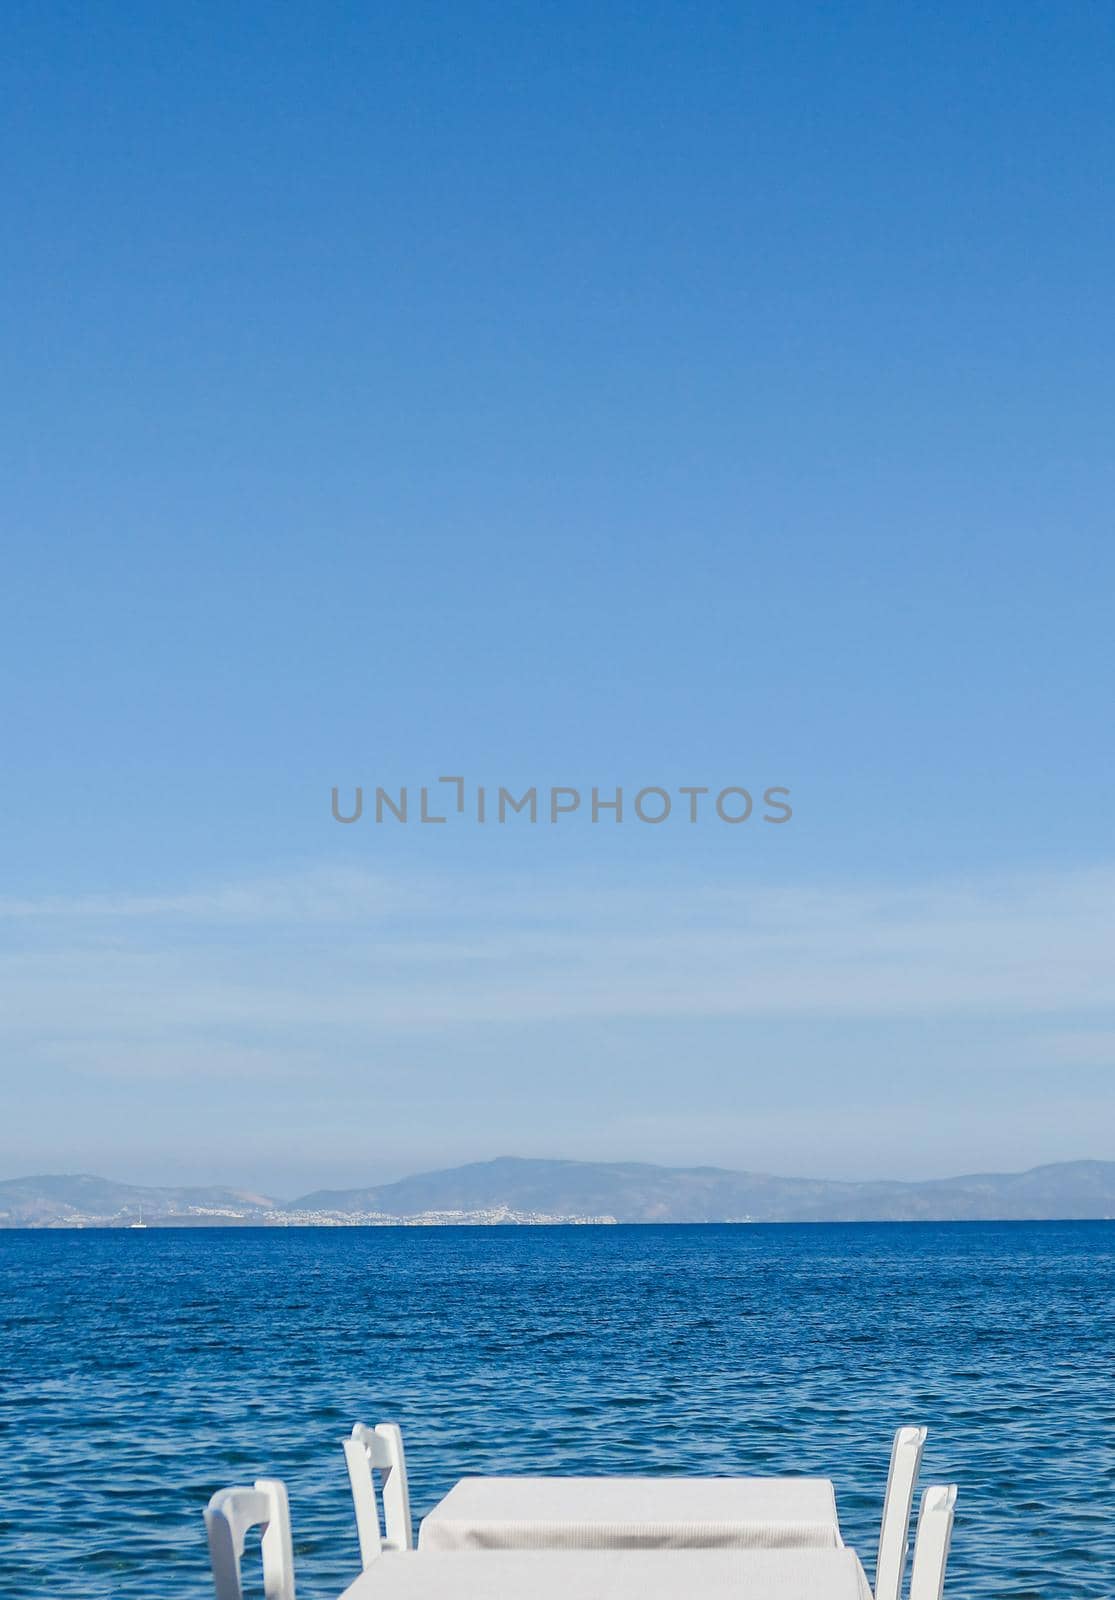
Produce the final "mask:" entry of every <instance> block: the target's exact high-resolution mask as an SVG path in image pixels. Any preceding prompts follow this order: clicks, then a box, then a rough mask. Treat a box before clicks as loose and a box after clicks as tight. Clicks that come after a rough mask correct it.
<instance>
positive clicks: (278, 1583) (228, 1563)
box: [205, 1478, 294, 1600]
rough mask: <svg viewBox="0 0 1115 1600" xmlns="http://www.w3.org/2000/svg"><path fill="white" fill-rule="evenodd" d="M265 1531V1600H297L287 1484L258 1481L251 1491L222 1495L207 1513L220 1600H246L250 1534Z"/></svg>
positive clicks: (223, 1492)
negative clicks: (243, 1564)
mask: <svg viewBox="0 0 1115 1600" xmlns="http://www.w3.org/2000/svg"><path fill="white" fill-rule="evenodd" d="M257 1527H260V1528H262V1529H263V1537H262V1539H261V1541H260V1544H261V1547H262V1551H263V1593H264V1597H265V1600H294V1546H293V1543H292V1541H291V1535H290V1506H289V1504H288V1502H287V1493H286V1484H285V1483H280V1482H279V1480H278V1478H259V1479H257V1480H256V1482H255V1484H254V1485H253V1486H252V1488H250V1489H249V1488H239V1489H218V1491H217V1493H216V1494H215V1495H214V1496H213V1498H212V1500H210V1502H209V1504H208V1506H207V1507H206V1511H205V1529H206V1532H207V1533H208V1535H209V1561H210V1564H211V1565H212V1568H213V1583H214V1586H215V1587H216V1590H217V1600H243V1595H244V1589H243V1585H242V1583H241V1581H240V1557H241V1556H242V1555H243V1554H244V1536H245V1534H246V1533H247V1532H248V1529H249V1528H257Z"/></svg>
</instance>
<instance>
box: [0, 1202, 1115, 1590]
mask: <svg viewBox="0 0 1115 1600" xmlns="http://www.w3.org/2000/svg"><path fill="white" fill-rule="evenodd" d="M0 1272H2V1275H3V1277H2V1281H3V1330H2V1338H3V1390H2V1396H0V1452H2V1454H0V1549H2V1550H3V1558H2V1559H3V1581H2V1585H0V1591H2V1593H3V1595H4V1597H5V1600H22V1597H24V1596H45V1595H50V1596H51V1597H53V1600H65V1597H69V1596H74V1597H76V1596H81V1597H82V1600H102V1597H103V1600H108V1597H110V1596H111V1597H113V1600H125V1597H128V1596H143V1597H144V1600H154V1597H157V1596H160V1595H166V1596H170V1595H173V1596H174V1597H175V1600H193V1597H198V1600H200V1597H202V1596H207V1595H208V1594H209V1593H210V1589H209V1578H208V1568H207V1565H206V1555H205V1546H204V1535H203V1528H202V1521H201V1512H202V1508H203V1506H204V1505H205V1502H206V1500H207V1499H208V1497H209V1495H210V1494H211V1493H212V1491H213V1490H214V1489H216V1488H218V1487H220V1486H222V1485H224V1484H227V1483H232V1482H238V1481H239V1482H242V1481H245V1480H251V1479H252V1478H253V1477H257V1476H263V1475H268V1476H280V1477H283V1478H285V1479H286V1481H287V1483H288V1485H289V1488H290V1495H291V1505H292V1512H293V1516H294V1521H295V1548H296V1558H297V1561H298V1569H299V1571H298V1577H299V1594H300V1600H323V1597H326V1596H335V1595H337V1594H338V1593H339V1591H340V1589H341V1588H342V1587H343V1586H344V1584H345V1583H346V1582H347V1581H348V1580H349V1579H350V1578H351V1577H352V1576H353V1575H354V1574H355V1571H356V1568H357V1552H356V1538H355V1531H354V1527H353V1521H352V1512H351V1505H350V1502H349V1499H348V1489H347V1480H346V1477H345V1472H344V1462H343V1458H342V1454H341V1449H340V1444H339V1440H340V1438H341V1436H342V1434H343V1433H346V1432H347V1431H348V1428H349V1426H350V1424H351V1423H352V1422H353V1421H354V1420H356V1419H362V1420H365V1421H368V1422H375V1421H377V1420H397V1421H399V1422H401V1423H402V1425H403V1428H404V1432H405V1435H406V1441H407V1449H408V1457H409V1465H410V1471H411V1483H412V1498H413V1501H414V1510H415V1514H416V1516H421V1515H422V1514H423V1512H424V1511H425V1510H426V1509H428V1507H429V1506H430V1505H431V1504H432V1503H433V1502H434V1501H435V1500H436V1499H437V1498H438V1497H439V1496H440V1495H441V1494H442V1493H444V1491H445V1490H446V1489H447V1488H448V1487H449V1486H450V1484H451V1483H453V1481H454V1480H455V1479H456V1478H458V1477H459V1476H461V1475H462V1474H464V1473H484V1472H543V1473H545V1472H555V1473H556V1472H565V1473H568V1472H628V1473H631V1472H635V1473H666V1472H692V1473H786V1472H810V1473H822V1474H825V1475H826V1476H830V1477H832V1478H833V1479H834V1480H835V1482H836V1486H837V1495H838V1503H839V1507H840V1515H841V1522H842V1525H843V1527H844V1530H845V1536H846V1538H847V1539H848V1541H849V1543H854V1544H855V1545H856V1547H857V1548H858V1549H859V1550H860V1551H861V1553H862V1554H863V1556H864V1558H865V1562H866V1564H867V1566H868V1570H869V1571H870V1570H871V1566H872V1563H873V1559H874V1549H875V1540H876V1536H877V1531H878V1516H879V1511H880V1507H881V1502H882V1492H883V1485H884V1482H885V1477H886V1467H887V1458H888V1453H889V1444H890V1435H891V1432H892V1430H893V1429H894V1428H895V1427H896V1426H897V1425H898V1424H900V1423H905V1422H924V1423H926V1424H927V1425H928V1426H929V1429H930V1433H929V1441H928V1444H927V1447H926V1457H925V1465H924V1469H923V1482H925V1481H936V1482H942V1481H944V1482H948V1481H956V1482H958V1483H959V1485H960V1499H959V1505H958V1520H957V1528H956V1534H955V1542H954V1547H953V1555H952V1559H951V1562H950V1568H949V1581H948V1585H947V1592H948V1593H949V1595H951V1596H955V1597H960V1596H967V1597H970V1600H974V1597H980V1596H987V1597H988V1600H990V1597H991V1596H994V1597H995V1600H1023V1597H1029V1596H1039V1595H1040V1596H1044V1597H1051V1596H1054V1595H1056V1596H1057V1597H1059V1600H1070V1597H1081V1600H1083V1597H1086V1596H1088V1597H1091V1596H1095V1597H1097V1600H1099V1597H1104V1600H1106V1597H1108V1596H1110V1595H1111V1594H1112V1593H1113V1592H1115V1319H1113V1315H1112V1313H1113V1308H1115V1224H1111V1223H1063V1224H1061V1223H1046V1224H1036V1225H1028V1224H1001V1225H984V1224H942V1225H937V1224H916V1225H901V1224H895V1225H856V1226H838V1225H834V1226H802V1227H672V1228H476V1229H472V1228H467V1229H460V1228H458V1229H434V1228H430V1229H312V1230H302V1229H290V1230H239V1229H237V1230H228V1231H223V1230H218V1231H204V1232H199V1231H185V1230H184V1231H174V1232H164V1231H160V1230H156V1229H148V1230H147V1231H146V1232H138V1231H136V1232H127V1231H125V1232H84V1233H42V1232H39V1233H14V1232H13V1233H0ZM462 1559H467V1557H463V1558H462Z"/></svg>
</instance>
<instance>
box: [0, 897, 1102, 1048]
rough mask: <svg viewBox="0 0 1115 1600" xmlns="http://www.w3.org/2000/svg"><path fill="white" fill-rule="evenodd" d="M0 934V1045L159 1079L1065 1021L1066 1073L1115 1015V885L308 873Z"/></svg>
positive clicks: (34, 904) (24, 924) (112, 905)
mask: <svg viewBox="0 0 1115 1600" xmlns="http://www.w3.org/2000/svg"><path fill="white" fill-rule="evenodd" d="M0 919H5V920H6V922H7V924H8V931H9V934H10V933H12V932H13V931H15V932H17V933H19V934H20V935H21V938H20V941H19V945H20V947H19V948H12V949H11V950H10V951H9V952H8V953H7V954H4V955H0V1008H2V1020H0V1036H2V1037H6V1038H7V1039H8V1040H9V1041H15V1040H18V1041H20V1042H21V1043H23V1044H24V1045H27V1046H31V1045H35V1044H37V1045H39V1046H44V1047H45V1048H46V1049H47V1050H48V1052H49V1051H51V1050H53V1051H54V1052H55V1053H56V1056H57V1053H58V1052H62V1053H64V1054H65V1055H66V1056H67V1057H68V1058H69V1059H76V1056H77V1055H80V1053H81V1052H82V1051H85V1052H86V1055H85V1059H86V1062H87V1067H88V1070H97V1069H96V1063H97V1062H98V1061H100V1062H106V1063H107V1062H109V1061H110V1060H114V1059H116V1060H119V1059H121V1058H123V1057H127V1058H128V1059H130V1060H135V1061H137V1062H139V1061H141V1060H142V1059H143V1058H144V1052H146V1053H147V1058H148V1059H151V1060H152V1061H153V1062H155V1061H158V1062H159V1063H160V1065H159V1067H158V1068H157V1069H156V1070H157V1071H159V1072H160V1073H168V1072H174V1071H177V1070H181V1072H182V1073H183V1074H184V1075H189V1073H190V1072H191V1070H199V1071H203V1070H204V1067H203V1066H202V1062H203V1060H204V1059H206V1058H207V1057H208V1059H209V1060H213V1059H215V1057H216V1055H217V1053H218V1052H219V1051H220V1052H224V1055H223V1057H222V1059H223V1060H224V1062H225V1065H226V1066H227V1069H228V1070H229V1071H230V1072H231V1073H243V1074H247V1075H251V1074H253V1073H254V1072H256V1071H258V1070H259V1069H260V1063H261V1061H263V1060H264V1059H265V1058H266V1053H267V1051H268V1050H271V1051H273V1052H275V1053H276V1054H278V1055H282V1054H283V1053H284V1052H289V1051H295V1052H296V1053H297V1051H298V1050H300V1049H303V1048H309V1046H307V1045H306V1044H305V1040H306V1039H312V1040H314V1041H316V1044H315V1045H314V1046H313V1048H315V1049H317V1048H320V1047H321V1044H322V1041H330V1040H338V1041H339V1040H342V1039H343V1038H346V1037H347V1038H352V1037H353V1036H361V1037H365V1038H370V1039H374V1038H376V1037H377V1034H378V1033H381V1032H382V1033H391V1034H397V1033H407V1032H411V1033H423V1032H429V1031H430V1030H436V1029H446V1028H452V1027H454V1026H458V1025H464V1024H467V1025H474V1024H488V1025H499V1024H513V1023H519V1024H521V1023H525V1022H539V1023H543V1022H547V1021H568V1020H577V1019H656V1018H661V1019H666V1018H675V1019H691V1020H699V1019H712V1018H741V1019H742V1018H753V1019H790V1020H793V1019H805V1018H814V1019H816V1018H822V1019H823V1018H831V1019H833V1020H848V1019H870V1018H878V1019H888V1018H913V1017H924V1018H975V1017H979V1018H1016V1019H1017V1018H1025V1017H1029V1018H1034V1019H1044V1018H1049V1019H1054V1020H1059V1021H1060V1022H1061V1023H1062V1029H1061V1032H1060V1033H1059V1035H1058V1038H1059V1039H1060V1041H1061V1042H1060V1043H1059V1044H1058V1045H1057V1047H1056V1048H1055V1050H1053V1051H1052V1052H1051V1054H1052V1055H1053V1056H1054V1057H1055V1058H1056V1059H1059V1060H1062V1061H1070V1060H1078V1061H1079V1060H1084V1059H1088V1060H1098V1059H1100V1058H1101V1057H1103V1056H1104V1054H1105V1051H1106V1045H1100V1044H1096V1045H1094V1046H1091V1045H1089V1046H1081V1047H1080V1048H1083V1049H1085V1050H1086V1051H1094V1052H1095V1053H1093V1054H1086V1055H1083V1056H1082V1055H1080V1054H1079V1053H1078V1054H1076V1055H1075V1056H1074V1055H1073V1054H1072V1049H1073V1047H1072V1044H1071V1040H1072V1039H1074V1038H1079V1037H1081V1035H1080V1034H1079V1032H1078V1031H1077V1030H1079V1029H1080V1028H1082V1027H1083V1026H1084V1025H1085V1024H1087V1025H1088V1026H1089V1027H1090V1028H1091V1029H1092V1037H1094V1038H1099V1039H1101V1040H1104V1039H1107V1038H1109V1037H1111V1035H1108V1034H1105V1033H1103V1032H1102V1029H1103V1027H1104V1026H1105V1025H1107V1024H1108V1023H1109V1021H1110V1015H1109V1014H1110V1013H1111V1012H1112V1010H1115V996H1113V993H1112V984H1111V972H1112V971H1113V970H1115V873H1113V872H1112V871H1111V870H1110V869H1108V868H1106V867H1103V868H1097V869H1096V870H1094V871H1093V872H1087V873H1080V872H1076V873H1071V874H1062V875H1058V874H1048V873H1046V874H1034V875H1030V876H1027V877H1014V878H997V879H991V878H988V879H987V880H985V881H983V882H975V881H966V882H964V883H957V884H943V885H920V886H914V887H905V888H903V887H894V886H886V885H883V886H870V885H860V886H854V887H850V888H849V887H842V886H825V885H819V886H815V887H812V888H808V889H803V888H786V889H780V888H772V887H766V888H756V889H754V890H744V889H737V888H733V889H725V888H723V887H720V886H715V885H714V886H697V887H693V886H692V885H689V886H673V887H670V888H664V887H661V888H658V889H656V890H649V889H647V890H640V891H632V890H630V889H614V888H612V887H610V886H608V885H605V884H600V883H589V884H580V885H578V884H570V883H569V882H568V881H566V882H565V883H563V884H562V885H561V886H560V887H559V888H556V889H554V890H552V891H551V890H549V889H548V888H543V887H542V886H540V885H535V886H534V887H533V889H532V891H531V892H530V893H527V892H525V891H524V890H523V888H522V887H521V885H519V884H514V883H501V882H491V881H488V880H485V881H480V880H476V879H469V880H461V881H456V882H452V883H447V882H445V881H439V882H438V883H436V884H433V883H430V882H429V881H426V880H415V881H411V880H409V879H406V878H404V877H401V876H400V877H396V878H387V877H384V876H375V875H371V874H364V873H338V872H306V873H300V874H294V875H291V876H290V877H289V878H286V879H273V880H269V881H267V882H263V883H260V882H256V883H248V884H243V885H241V884H229V885H224V886H217V887H215V888H213V889H211V890H207V891H204V892H191V893H188V894H182V895H170V896H163V895H129V896H118V897H93V898H83V899H79V900H73V901H64V900H58V899H50V900H44V901H28V900H23V901H18V902H13V901H8V902H3V903H0ZM13 943H14V941H13ZM1097 1029H1098V1030H1100V1031H1099V1032H1098V1033H1097V1031H1096V1030H1097ZM114 1052H115V1054H114ZM58 1058H59V1059H60V1058H61V1057H60V1056H58ZM195 1060H196V1062H197V1066H196V1068H195V1069H191V1066H190V1063H191V1062H194V1061H195ZM178 1064H180V1066H179V1065H178ZM106 1070H107V1069H106Z"/></svg>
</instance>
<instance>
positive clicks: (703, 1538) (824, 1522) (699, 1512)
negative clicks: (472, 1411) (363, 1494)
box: [418, 1478, 843, 1551]
mask: <svg viewBox="0 0 1115 1600" xmlns="http://www.w3.org/2000/svg"><path fill="white" fill-rule="evenodd" d="M842 1543H843V1540H842V1539H841V1537H840V1524H839V1523H838V1522H837V1519H836V1496H835V1494H834V1492H833V1487H832V1484H831V1483H830V1482H829V1480H828V1478H462V1479H461V1481H460V1483H458V1484H456V1485H455V1487H454V1488H452V1489H450V1491H449V1493H448V1494H447V1495H446V1496H445V1499H444V1500H442V1501H441V1502H440V1503H439V1504H438V1505H436V1506H435V1507H434V1509H433V1510H432V1511H431V1512H430V1514H429V1516H427V1517H426V1518H425V1519H424V1520H423V1522H422V1525H421V1527H420V1529H419V1531H418V1548H419V1550H422V1551H461V1550H472V1551H475V1550H800V1549H816V1550H825V1549H828V1550H833V1549H838V1548H839V1547H840V1545H841V1544H842Z"/></svg>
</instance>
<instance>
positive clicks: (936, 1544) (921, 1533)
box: [910, 1483, 956, 1600]
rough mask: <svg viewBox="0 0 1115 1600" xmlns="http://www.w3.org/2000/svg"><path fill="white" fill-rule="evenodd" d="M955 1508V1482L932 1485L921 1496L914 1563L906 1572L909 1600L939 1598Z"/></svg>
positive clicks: (942, 1586)
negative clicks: (908, 1577)
mask: <svg viewBox="0 0 1115 1600" xmlns="http://www.w3.org/2000/svg"><path fill="white" fill-rule="evenodd" d="M955 1508H956V1485H955V1483H949V1484H943V1483H935V1484H932V1485H930V1487H929V1488H928V1489H926V1491H925V1493H924V1494H923V1495H922V1497H921V1510H920V1511H919V1512H918V1531H917V1535H916V1537H915V1539H914V1566H913V1571H912V1572H911V1573H910V1600H941V1595H942V1593H943V1592H944V1587H945V1567H946V1565H947V1563H948V1558H949V1545H950V1543H951V1542H952V1519H953V1515H954V1512H955Z"/></svg>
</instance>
